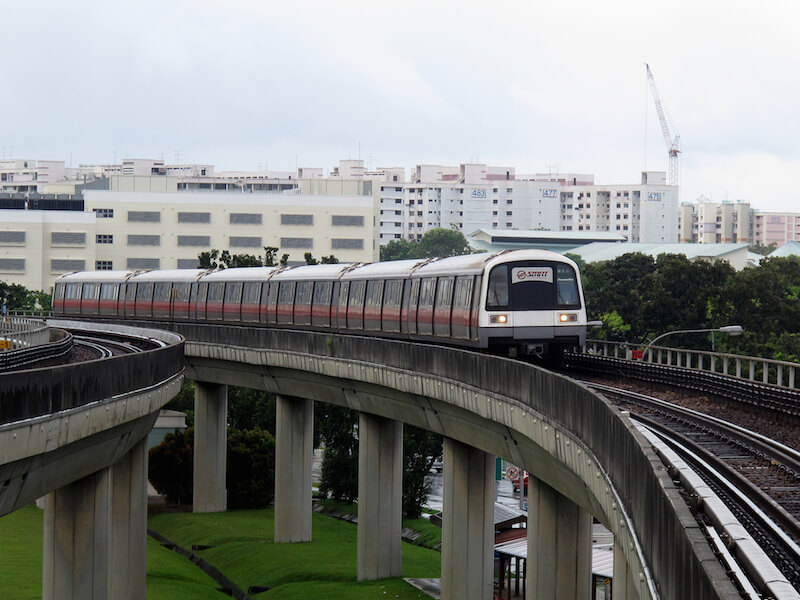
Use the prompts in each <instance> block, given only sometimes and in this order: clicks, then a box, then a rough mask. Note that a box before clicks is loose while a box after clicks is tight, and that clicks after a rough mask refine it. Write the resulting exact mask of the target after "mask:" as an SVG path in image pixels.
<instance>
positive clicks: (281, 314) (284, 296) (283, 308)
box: [276, 281, 295, 325]
mask: <svg viewBox="0 0 800 600" xmlns="http://www.w3.org/2000/svg"><path fill="white" fill-rule="evenodd" d="M294 288H295V282H294V281H281V282H280V286H279V287H278V308H277V310H276V316H277V323H278V324H279V325H291V324H292V318H293V316H294Z"/></svg>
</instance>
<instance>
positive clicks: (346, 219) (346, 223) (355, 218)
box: [331, 215, 364, 227]
mask: <svg viewBox="0 0 800 600" xmlns="http://www.w3.org/2000/svg"><path fill="white" fill-rule="evenodd" d="M331 225H333V226H334V227H363V226H364V216H363V215H332V216H331Z"/></svg>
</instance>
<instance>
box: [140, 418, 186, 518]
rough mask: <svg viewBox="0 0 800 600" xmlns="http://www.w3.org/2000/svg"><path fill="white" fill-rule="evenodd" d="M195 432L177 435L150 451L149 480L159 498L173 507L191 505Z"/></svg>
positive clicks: (170, 436) (177, 433)
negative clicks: (174, 505)
mask: <svg viewBox="0 0 800 600" xmlns="http://www.w3.org/2000/svg"><path fill="white" fill-rule="evenodd" d="M193 460H194V428H193V427H188V428H187V429H184V430H183V431H177V430H176V431H175V432H173V433H168V434H167V435H166V436H164V440H163V441H162V442H161V443H160V444H159V445H158V446H156V447H154V448H151V449H150V455H149V465H148V479H149V480H150V483H152V484H153V487H154V488H156V491H158V493H159V494H164V495H165V496H166V497H167V502H169V503H171V504H189V503H190V502H191V501H192V486H193V477H194V472H193V468H194V466H193V462H192V461H193Z"/></svg>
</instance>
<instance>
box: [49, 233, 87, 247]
mask: <svg viewBox="0 0 800 600" xmlns="http://www.w3.org/2000/svg"><path fill="white" fill-rule="evenodd" d="M50 243H51V244H59V245H61V244H69V245H82V244H85V243H86V234H85V233H83V232H76V231H54V232H52V233H51V234H50Z"/></svg>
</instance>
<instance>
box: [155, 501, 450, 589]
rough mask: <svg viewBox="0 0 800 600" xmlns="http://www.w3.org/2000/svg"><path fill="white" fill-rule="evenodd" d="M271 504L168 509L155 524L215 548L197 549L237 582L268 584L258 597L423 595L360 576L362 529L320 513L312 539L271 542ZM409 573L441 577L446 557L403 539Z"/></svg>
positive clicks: (188, 542) (177, 538)
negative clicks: (358, 538)
mask: <svg viewBox="0 0 800 600" xmlns="http://www.w3.org/2000/svg"><path fill="white" fill-rule="evenodd" d="M273 517H274V513H273V511H272V510H252V511H236V512H229V513H212V514H191V513H181V514H171V515H169V514H163V515H155V516H153V517H151V519H150V527H152V528H153V529H155V530H156V531H158V532H159V533H161V534H162V535H164V536H166V537H168V538H169V539H170V540H172V541H174V542H175V543H177V544H180V545H181V546H184V547H191V546H192V545H194V544H198V545H209V546H213V547H212V548H210V549H208V550H204V551H202V552H200V553H199V554H200V555H201V556H203V558H205V559H206V560H208V561H209V562H210V563H211V564H213V565H214V566H215V567H217V568H218V569H220V570H221V571H222V572H223V573H225V574H226V575H227V576H228V577H230V578H231V579H232V580H233V581H235V582H236V584H237V585H239V587H241V588H243V589H245V590H247V589H248V588H249V587H250V586H253V585H258V586H266V587H268V588H270V590H269V591H268V592H263V593H261V594H258V595H257V597H258V598H278V597H280V598H311V597H313V598H337V599H338V598H342V599H344V598H353V599H361V598H377V597H381V598H385V597H387V596H386V595H384V592H385V593H386V594H392V596H388V597H397V598H425V597H426V596H425V595H424V594H422V593H421V592H419V591H418V590H416V589H415V588H413V587H411V586H410V585H408V584H406V583H405V582H403V581H402V580H381V581H373V582H358V583H357V582H356V533H357V528H356V527H355V526H354V525H352V524H350V523H346V522H343V521H338V520H336V519H332V518H330V517H325V516H323V515H319V514H316V513H315V514H314V515H313V516H312V541H311V542H309V543H305V544H273V543H272V541H273V528H274V521H273ZM402 556H403V576H404V577H439V576H440V560H441V555H440V554H439V553H438V552H434V551H432V550H429V549H427V548H421V547H417V546H413V545H411V544H403V548H402Z"/></svg>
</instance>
